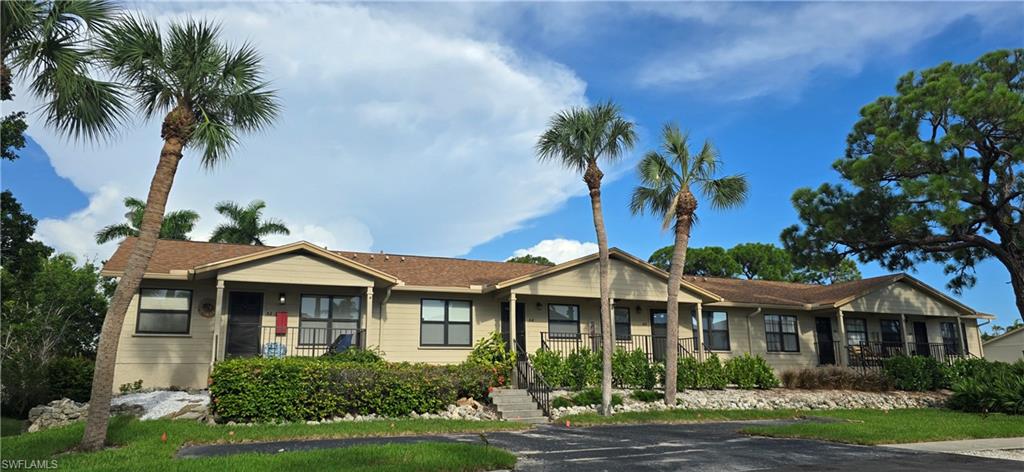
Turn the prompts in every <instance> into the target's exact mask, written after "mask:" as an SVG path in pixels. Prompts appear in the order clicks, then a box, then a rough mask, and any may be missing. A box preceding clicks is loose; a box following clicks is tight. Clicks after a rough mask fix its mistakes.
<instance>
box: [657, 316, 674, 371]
mask: <svg viewBox="0 0 1024 472" xmlns="http://www.w3.org/2000/svg"><path fill="white" fill-rule="evenodd" d="M677 342H678V341H677ZM667 346H668V314H667V313H665V311H664V310H651V355H652V357H654V360H655V361H657V362H664V361H665V350H666V348H667Z"/></svg>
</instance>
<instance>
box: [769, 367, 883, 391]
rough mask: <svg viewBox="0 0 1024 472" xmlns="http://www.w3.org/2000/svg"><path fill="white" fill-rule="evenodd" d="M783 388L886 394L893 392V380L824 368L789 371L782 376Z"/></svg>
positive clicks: (877, 374)
mask: <svg viewBox="0 0 1024 472" xmlns="http://www.w3.org/2000/svg"><path fill="white" fill-rule="evenodd" d="M781 379H782V386H784V387H786V388H800V389H811V390H818V389H827V390H860V391H865V392H884V391H888V390H892V388H893V385H892V379H891V378H889V376H887V375H886V374H885V373H884V372H880V371H870V370H868V371H865V370H857V369H851V368H849V367H837V366H824V367H807V368H803V369H795V370H787V371H784V372H782V375H781Z"/></svg>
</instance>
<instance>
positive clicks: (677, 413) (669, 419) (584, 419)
mask: <svg viewBox="0 0 1024 472" xmlns="http://www.w3.org/2000/svg"><path fill="white" fill-rule="evenodd" d="M803 413H804V412H800V411H797V410H667V411H643V412H628V413H617V414H615V415H612V416H601V415H599V414H597V413H583V414H579V415H570V416H565V417H562V418H560V419H559V420H558V421H557V422H558V423H560V424H565V421H566V420H568V421H570V422H571V424H572V425H573V426H596V425H603V424H640V423H696V422H708V421H738V420H771V419H787V418H798V417H800V416H801V415H802V414H803Z"/></svg>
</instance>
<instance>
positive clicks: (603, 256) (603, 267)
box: [584, 166, 614, 415]
mask: <svg viewBox="0 0 1024 472" xmlns="http://www.w3.org/2000/svg"><path fill="white" fill-rule="evenodd" d="M587 174H588V176H587V177H584V180H585V181H586V182H587V187H589V189H590V207H591V209H592V210H593V213H594V230H595V231H596V232H597V251H598V271H599V273H600V283H601V288H600V296H601V414H602V415H611V414H612V406H611V405H612V351H613V349H614V346H613V345H612V326H613V324H614V323H612V317H611V299H610V298H611V297H610V294H611V286H610V283H609V280H608V279H609V276H608V268H609V265H610V262H609V260H608V234H607V233H606V232H605V229H604V213H603V212H602V210H601V177H600V175H601V171H600V170H599V169H597V167H596V166H593V167H592V168H591V169H588V170H587ZM594 175H596V176H597V177H596V178H594ZM588 177H589V178H588Z"/></svg>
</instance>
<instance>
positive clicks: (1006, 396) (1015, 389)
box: [947, 363, 1024, 415]
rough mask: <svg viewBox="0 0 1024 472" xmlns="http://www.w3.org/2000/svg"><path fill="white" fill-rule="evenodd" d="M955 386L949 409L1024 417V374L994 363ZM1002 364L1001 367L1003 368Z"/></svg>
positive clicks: (959, 381) (1003, 364)
mask: <svg viewBox="0 0 1024 472" xmlns="http://www.w3.org/2000/svg"><path fill="white" fill-rule="evenodd" d="M992 364H995V365H994V366H986V367H987V368H982V369H980V371H979V372H975V373H973V375H971V376H968V377H964V378H962V379H960V380H958V381H956V382H955V383H953V386H952V389H953V395H952V396H950V398H949V401H948V402H947V406H948V407H949V408H952V409H954V410H963V411H973V412H982V413H1008V414H1012V415H1024V373H1021V372H1020V371H1018V370H1016V369H1014V368H1013V366H1011V365H1010V364H1005V363H992ZM999 364H1001V365H999Z"/></svg>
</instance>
